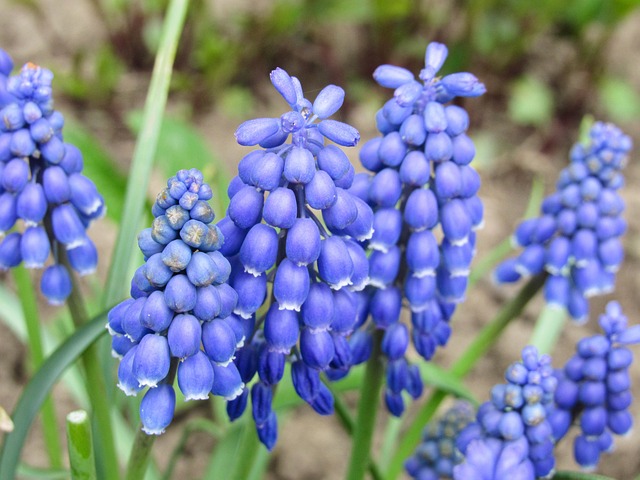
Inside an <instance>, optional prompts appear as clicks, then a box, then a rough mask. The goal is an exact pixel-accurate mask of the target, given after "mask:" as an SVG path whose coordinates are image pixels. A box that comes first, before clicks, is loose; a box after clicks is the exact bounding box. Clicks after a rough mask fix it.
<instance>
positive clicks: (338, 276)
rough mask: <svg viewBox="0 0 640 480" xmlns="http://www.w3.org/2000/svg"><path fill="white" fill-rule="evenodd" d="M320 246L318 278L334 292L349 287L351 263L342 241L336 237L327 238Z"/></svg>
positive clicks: (351, 271) (351, 270)
mask: <svg viewBox="0 0 640 480" xmlns="http://www.w3.org/2000/svg"><path fill="white" fill-rule="evenodd" d="M321 245H322V246H321V251H320V256H319V257H318V273H319V274H320V277H321V278H322V279H323V280H324V281H325V282H327V283H328V284H329V286H330V287H331V288H333V289H335V290H338V289H340V288H342V287H344V286H346V285H350V284H351V275H352V274H353V262H352V260H351V257H350V256H349V250H348V249H347V246H346V245H345V243H344V241H343V240H342V239H341V238H338V237H327V238H325V239H324V240H322V244H321Z"/></svg>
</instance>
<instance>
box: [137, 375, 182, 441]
mask: <svg viewBox="0 0 640 480" xmlns="http://www.w3.org/2000/svg"><path fill="white" fill-rule="evenodd" d="M175 408H176V393H175V392H174V391H173V386H171V385H168V384H162V385H158V387H157V388H150V389H149V390H147V393H145V394H144V397H142V402H140V420H141V422H142V431H143V432H144V433H146V434H147V435H160V434H162V433H164V431H165V429H166V428H167V427H168V426H169V424H170V423H171V420H173V412H174V410H175Z"/></svg>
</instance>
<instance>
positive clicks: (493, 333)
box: [385, 275, 545, 479]
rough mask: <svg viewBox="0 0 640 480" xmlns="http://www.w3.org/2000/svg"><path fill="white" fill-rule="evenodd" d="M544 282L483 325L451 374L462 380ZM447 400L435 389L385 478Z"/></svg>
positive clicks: (538, 278)
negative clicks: (441, 404)
mask: <svg viewBox="0 0 640 480" xmlns="http://www.w3.org/2000/svg"><path fill="white" fill-rule="evenodd" d="M544 281H545V276H544V275H538V276H535V277H533V278H532V279H531V280H529V282H528V283H527V284H526V285H525V286H524V287H522V289H521V290H520V292H519V293H518V295H517V296H516V297H515V298H514V299H512V300H511V301H510V302H509V303H507V304H506V305H505V306H504V307H503V308H502V310H500V312H499V313H498V315H496V317H495V318H494V319H493V320H492V321H491V323H489V324H488V325H486V326H485V327H484V328H483V329H482V330H481V331H480V332H479V333H478V335H476V337H475V338H474V339H473V342H472V343H471V345H469V347H467V349H466V350H465V352H464V353H463V354H462V356H461V357H460V358H459V359H458V360H457V361H456V362H455V364H454V365H453V366H452V367H451V370H450V372H451V373H452V374H453V375H455V376H456V377H458V378H462V377H464V376H465V375H466V374H467V373H469V371H471V369H472V368H473V366H474V365H475V364H476V362H477V361H478V360H479V359H480V358H482V356H483V355H484V354H485V353H486V351H487V350H488V349H489V348H490V347H491V345H493V344H494V343H495V342H496V340H498V338H500V334H501V333H502V331H503V330H504V329H505V328H506V327H507V325H509V323H510V322H511V320H513V319H514V318H516V317H517V316H518V315H520V313H521V312H522V310H523V309H524V307H525V306H526V305H527V303H528V302H529V301H530V300H531V299H532V298H533V297H534V296H535V295H536V293H537V292H538V291H539V290H540V289H541V288H542V286H543V285H544ZM446 396H447V393H446V392H444V391H443V390H438V389H436V390H435V391H434V392H433V393H432V394H431V397H429V399H428V400H427V402H426V403H425V404H424V406H423V407H422V408H421V409H420V411H419V412H418V414H417V415H416V417H415V418H414V419H413V421H412V423H411V425H410V426H409V428H408V429H407V431H406V432H405V434H404V435H403V438H402V441H401V442H400V445H399V446H398V449H397V451H396V453H395V455H394V456H393V459H392V461H391V464H390V466H389V469H388V471H387V472H386V475H385V478H388V479H393V478H396V477H397V476H398V474H399V473H400V471H401V470H402V466H403V463H404V461H405V459H407V458H408V457H409V456H410V455H411V453H412V452H413V450H414V449H415V448H416V446H417V445H418V443H420V438H421V435H422V429H423V428H424V426H425V425H426V424H427V423H428V422H429V420H430V419H431V418H432V416H433V415H434V414H435V412H436V411H437V409H438V407H439V406H440V403H442V401H443V400H444V399H445V398H446Z"/></svg>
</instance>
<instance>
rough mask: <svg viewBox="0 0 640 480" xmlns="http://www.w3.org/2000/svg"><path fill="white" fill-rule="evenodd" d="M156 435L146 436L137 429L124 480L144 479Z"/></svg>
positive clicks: (140, 428)
mask: <svg viewBox="0 0 640 480" xmlns="http://www.w3.org/2000/svg"><path fill="white" fill-rule="evenodd" d="M156 437H157V435H147V434H146V433H144V432H143V431H142V427H140V426H139V427H138V431H137V432H136V438H135V439H134V440H133V448H132V449H131V456H130V457H129V464H128V465H127V473H126V475H125V477H124V478H125V479H126V480H140V479H142V478H144V475H145V473H146V471H147V465H148V464H149V456H150V454H151V448H152V447H153V444H154V443H155V441H156Z"/></svg>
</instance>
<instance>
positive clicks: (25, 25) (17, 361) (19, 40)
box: [0, 0, 640, 480]
mask: <svg viewBox="0 0 640 480" xmlns="http://www.w3.org/2000/svg"><path fill="white" fill-rule="evenodd" d="M37 3H38V5H39V8H38V9H31V8H28V7H26V6H21V5H20V4H19V3H18V2H14V1H12V0H0V47H1V48H4V49H6V50H7V51H9V52H10V53H11V54H12V56H13V57H14V58H15V59H16V60H17V63H21V62H24V61H27V60H33V61H35V62H39V63H42V64H43V65H46V66H48V67H50V68H52V69H54V70H58V71H63V72H64V71H69V69H70V68H71V62H72V55H71V54H72V52H74V51H77V50H78V49H80V48H81V49H82V51H84V52H86V53H89V54H90V53H91V52H95V51H96V49H97V48H99V46H100V44H101V42H103V41H104V40H105V36H106V32H105V29H104V27H103V26H102V25H103V24H102V22H101V20H100V18H99V16H98V14H97V13H96V10H95V8H94V5H95V4H94V2H91V1H90V0H76V1H74V2H73V5H74V8H73V9H67V8H64V9H63V8H59V2H58V1H56V0H43V1H40V2H37ZM639 27H640V15H634V16H632V17H630V18H629V19H628V20H627V21H626V22H625V23H624V24H623V25H622V26H621V28H620V30H619V31H618V32H617V33H616V35H614V37H613V38H612V40H611V42H610V45H608V46H607V51H608V52H609V55H608V57H607V62H608V65H607V68H609V69H611V71H612V72H614V73H616V74H618V75H621V76H622V77H623V78H625V79H626V80H628V81H629V82H631V83H632V85H634V86H635V87H636V88H637V89H638V90H640V73H639V72H638V70H637V65H638V64H640V49H638V48H637V46H638V45H639V44H640V43H639V42H640V33H638V32H640V28H639ZM548 47H549V46H548V45H547V44H545V43H544V42H541V45H540V49H541V51H545V50H547V49H548ZM561 47H562V46H558V51H562V48H561ZM545 65H546V64H545ZM545 68H552V67H549V66H548V65H546V66H545ZM488 76H489V77H490V73H489V74H488ZM265 79H266V75H265ZM147 82H148V72H146V73H127V74H125V77H124V78H123V80H122V81H121V82H119V84H118V91H117V92H116V95H115V96H114V98H115V103H116V104H115V106H114V105H111V106H110V108H111V109H113V108H115V109H116V110H117V109H120V110H122V111H126V110H127V109H129V108H132V107H139V106H141V104H142V100H143V99H144V93H145V89H146V87H147ZM494 87H496V88H499V87H498V86H497V85H494ZM468 106H469V109H470V110H471V111H472V116H473V117H475V119H474V120H475V121H476V123H477V124H478V125H479V127H477V129H476V131H477V132H479V133H478V134H479V135H482V132H486V131H488V130H489V129H490V130H491V132H493V135H494V139H497V140H498V141H499V142H500V143H499V145H498V148H497V150H496V153H495V154H494V155H492V156H491V158H485V160H487V161H486V162H485V163H483V164H482V165H480V166H479V168H480V170H481V173H482V176H483V185H482V190H481V195H482V198H483V201H484V203H485V212H486V220H485V224H486V227H485V228H484V230H482V231H481V232H480V233H479V235H478V256H479V257H482V255H483V254H484V253H486V252H487V251H488V250H490V249H491V248H492V247H493V246H495V245H497V244H498V243H499V242H500V241H501V240H502V239H503V238H505V237H506V236H507V235H508V234H509V232H511V231H512V230H513V228H514V226H515V225H516V223H517V221H518V219H519V217H520V216H521V215H522V212H523V211H524V208H525V205H526V202H527V194H528V191H529V186H530V183H531V181H532V179H533V178H534V177H535V176H539V177H541V178H543V179H544V181H545V184H546V192H547V193H549V192H550V191H552V189H553V184H554V181H555V180H554V179H555V176H556V175H557V173H558V171H559V170H560V169H561V168H562V167H563V166H564V164H565V162H566V158H567V151H568V148H569V146H570V145H571V143H572V142H573V140H574V138H575V135H577V127H578V123H579V119H572V120H571V121H572V122H573V123H572V124H571V125H561V126H558V125H556V126H551V127H550V128H552V129H553V128H556V127H558V128H560V127H562V128H561V131H562V132H565V133H566V134H567V135H569V136H567V137H566V138H560V139H559V140H558V139H556V141H555V143H554V145H553V147H552V148H549V147H548V138H549V135H548V131H547V132H540V131H538V130H533V129H532V130H530V131H523V130H522V129H516V128H514V127H513V126H511V125H510V123H509V121H508V119H507V117H506V114H505V113H504V112H503V111H501V110H499V109H496V108H492V106H491V104H490V103H489V102H484V103H483V104H482V109H481V111H480V112H478V111H476V112H475V113H474V112H473V109H474V105H473V104H472V103H469V105H468ZM56 107H57V108H58V109H59V110H61V111H63V112H64V113H65V115H68V116H70V117H72V118H76V119H77V120H80V121H82V122H83V124H84V126H85V127H86V128H88V129H89V130H90V131H91V132H92V133H94V134H95V135H96V136H97V137H98V138H100V139H101V140H102V142H103V144H104V146H105V147H106V148H108V149H109V150H110V151H111V152H112V154H113V155H114V157H115V158H117V159H118V161H119V163H120V164H121V165H120V166H121V167H122V168H123V169H125V168H126V166H127V165H128V162H129V159H130V158H131V154H132V151H133V145H134V139H133V137H132V136H131V134H130V133H129V132H128V131H127V130H126V129H125V128H124V127H123V126H122V125H121V124H117V123H114V122H112V121H111V120H110V116H109V115H108V114H106V113H105V112H104V111H102V110H100V109H99V108H94V109H86V108H84V107H83V108H79V107H78V105H77V104H75V103H72V102H66V101H65V100H64V99H63V100H62V101H59V102H58V103H57V104H56ZM173 107H175V105H174V104H172V103H171V102H170V105H169V108H173ZM263 108H265V109H268V107H263ZM279 109H280V106H279V105H278V107H277V108H276V111H278V110H279ZM369 114H370V112H368V111H359V110H358V109H354V110H353V111H352V114H351V117H352V118H350V119H348V120H349V121H350V123H352V124H354V125H357V126H358V127H359V128H360V129H361V132H362V137H363V139H365V140H366V139H367V138H371V137H372V136H374V135H375V131H374V130H373V128H374V127H373V124H372V120H371V117H370V116H368V115H369ZM237 123H238V121H237V119H229V118H227V117H226V116H225V115H224V114H223V113H221V112H220V111H217V110H215V109H213V110H212V111H210V112H207V113H206V114H203V115H201V116H199V117H198V118H196V119H194V124H195V125H196V126H197V128H198V129H199V131H200V132H201V133H202V134H203V135H204V136H205V137H206V138H207V141H208V142H209V143H210V145H211V147H212V148H214V149H215V151H216V152H217V153H218V155H219V156H220V157H221V158H226V159H229V160H228V162H229V168H230V169H232V168H234V165H235V162H236V161H237V159H238V158H240V157H241V155H242V154H243V149H242V148H240V147H238V146H237V145H235V143H234V138H233V135H232V133H233V131H234V129H235V127H236V125H237ZM622 126H623V128H624V129H625V130H626V131H627V132H628V133H630V134H631V136H632V137H633V138H634V139H635V143H636V144H637V145H640V119H636V120H635V121H633V122H628V123H626V124H624V125H622ZM472 128H474V127H472ZM541 152H544V153H541ZM639 158H640V155H638V154H637V153H635V154H634V155H632V157H631V161H630V163H629V166H628V168H627V172H626V173H627V185H628V187H627V188H626V189H624V191H623V196H624V198H625V201H626V203H627V219H628V221H629V230H628V233H627V235H626V237H625V246H626V249H627V254H626V261H625V263H624V265H623V267H622V268H621V270H620V272H619V275H618V280H617V290H616V293H615V298H616V299H617V300H618V301H620V303H621V304H622V306H623V308H624V310H625V312H626V313H627V314H628V316H629V319H630V322H631V323H638V322H639V321H640V296H639V295H638V294H637V292H638V289H639V287H640V276H639V275H638V273H637V272H638V271H639V270H638V269H639V268H640V217H639V216H638V215H637V214H636V213H637V212H638V211H640V195H639V194H638V191H639V190H638V188H637V186H638V185H640V161H638V159H639ZM353 160H354V161H356V158H355V155H354V158H353ZM185 166H187V165H185ZM159 182H161V180H160V179H159V178H158V179H156V178H155V177H154V179H152V186H151V187H150V191H153V190H156V187H157V185H158V183H159ZM90 233H91V235H92V237H93V238H94V239H99V242H100V244H101V245H100V247H101V249H102V250H103V251H105V252H108V251H110V247H111V246H112V244H113V240H114V238H115V233H114V228H113V225H110V224H109V222H108V221H106V220H105V221H103V222H100V223H99V224H97V225H96V226H94V227H92V230H91V232H90ZM106 265H108V254H105V255H104V256H103V259H102V260H101V263H100V268H99V272H98V280H101V279H103V278H104V276H105V275H106ZM0 280H2V281H7V282H9V283H10V280H9V278H8V277H6V276H3V277H2V278H0ZM516 291H517V288H515V287H508V288H497V287H496V286H494V285H493V284H491V282H489V281H481V282H480V284H479V285H478V287H477V288H476V289H475V290H474V291H473V292H472V294H470V295H469V296H468V299H467V301H466V302H465V303H464V304H462V305H461V306H460V308H459V310H458V311H457V313H456V317H455V320H454V331H453V336H452V338H451V341H450V343H449V345H448V347H447V348H446V349H444V350H442V351H440V352H438V354H437V355H436V358H435V361H436V362H439V363H440V364H441V365H445V366H446V365H449V364H451V362H452V361H453V360H454V359H455V358H456V357H457V355H458V354H459V353H460V352H461V351H462V349H463V348H464V346H465V345H466V344H468V342H469V339H470V338H471V337H472V336H473V334H474V332H475V331H477V330H478V329H479V328H481V327H482V325H484V324H485V323H486V322H487V321H488V320H489V319H490V318H492V316H493V315H494V314H495V313H496V312H497V311H498V309H499V307H500V305H501V304H502V303H503V302H504V301H505V300H508V299H509V298H511V297H512V296H513V295H514V294H515V292H516ZM613 298H614V296H612V295H609V296H607V297H606V298H598V299H595V300H594V301H593V303H592V312H593V314H592V319H591V322H590V323H589V324H588V325H585V326H577V325H568V326H567V328H566V329H565V330H564V332H563V333H562V336H561V340H560V344H559V345H560V347H562V348H558V351H557V352H556V357H555V361H554V364H555V365H560V364H562V362H564V361H565V360H566V359H567V358H568V356H569V355H570V354H571V350H572V349H571V348H570V346H571V345H573V344H574V343H575V341H576V340H577V339H579V338H580V337H582V336H584V335H585V333H586V332H591V331H595V328H596V327H595V319H596V315H597V314H598V313H599V312H601V311H602V310H603V307H604V305H605V303H606V301H608V300H610V299H613ZM541 305H542V302H541V301H540V300H539V299H538V300H536V301H534V302H532V304H531V305H529V306H528V307H527V309H526V311H525V312H524V313H523V315H522V316H521V318H519V319H518V321H517V322H514V323H513V324H512V325H511V326H510V327H508V329H507V332H506V334H505V335H504V337H503V338H501V339H500V340H499V341H498V343H497V345H496V347H495V348H493V349H492V350H491V352H490V353H489V354H488V355H487V356H486V357H485V358H484V359H483V360H482V361H481V362H480V363H479V365H478V367H477V368H476V369H475V370H474V371H473V373H472V374H471V375H470V377H469V380H470V387H471V389H472V390H473V392H474V393H475V394H476V395H477V396H478V397H479V398H486V395H487V392H488V390H489V388H490V386H491V385H492V384H494V383H496V382H498V381H500V380H501V374H500V372H502V371H503V370H504V368H505V367H506V366H507V365H508V364H509V363H510V362H512V361H513V360H515V359H516V358H518V356H519V353H520V350H521V348H522V347H523V346H524V345H525V344H526V341H527V338H528V336H529V334H530V332H531V329H532V326H533V323H534V320H535V318H536V315H537V312H538V311H539V308H540V307H541ZM0 308H2V306H0ZM42 308H43V309H44V308H45V307H44V306H42ZM44 311H45V313H51V310H50V309H47V310H44ZM0 351H2V355H1V356H0V405H1V406H3V407H4V408H5V409H6V410H7V411H9V412H10V411H12V409H13V407H14V405H15V404H16V401H17V399H18V397H19V395H20V392H21V388H22V387H23V386H24V385H25V383H26V381H27V380H28V375H29V374H28V371H29V365H28V361H27V358H28V355H27V351H26V348H25V347H24V346H23V345H22V344H21V343H20V342H19V341H18V340H17V338H16V337H15V336H14V335H13V333H12V332H11V331H10V330H9V329H8V328H7V327H6V326H5V325H3V324H0ZM636 353H638V352H636ZM632 378H633V381H634V385H635V387H634V388H635V395H636V398H638V397H639V396H640V363H638V362H636V365H635V366H634V367H633V370H632ZM54 400H55V405H56V410H57V411H58V413H59V415H60V416H61V417H62V416H63V415H64V414H65V413H67V412H69V411H70V410H72V409H73V408H75V407H76V405H75V403H74V401H73V399H72V397H71V395H70V394H69V393H68V392H67V391H66V390H65V389H64V388H63V387H61V386H58V387H57V388H56V390H55V391H54ZM423 400H424V399H423ZM423 400H422V401H423ZM420 404H421V401H420V400H419V401H417V402H416V403H415V404H414V405H413V406H412V407H411V409H410V411H409V414H408V415H409V418H411V414H412V413H413V412H414V411H415V410H416V409H417V408H418V407H419V405H420ZM632 410H633V412H632V413H633V414H634V416H635V418H636V419H640V404H639V403H637V402H636V404H635V405H634V406H633V407H632ZM198 412H199V411H198ZM188 417H189V416H186V417H185V418H181V419H180V421H178V422H174V424H173V425H172V427H171V429H170V431H169V432H168V434H167V435H166V436H165V437H163V438H162V439H160V440H159V441H158V443H157V446H156V450H155V455H156V458H157V460H158V462H159V464H160V465H164V464H165V463H166V460H167V452H169V451H170V449H171V448H173V446H174V445H175V444H176V442H177V441H178V437H179V434H178V432H179V429H180V423H181V422H184V421H186V420H187V419H188ZM384 423H385V422H384V419H383V420H381V421H380V422H379V426H380V427H383V426H384ZM61 432H63V426H62V425H61ZM379 443H380V439H379V438H377V439H376V444H377V445H378V444H379ZM565 443H567V444H566V445H564V447H563V448H561V453H560V456H559V466H560V467H561V468H565V469H574V468H575V465H574V463H573V461H572V460H571V450H570V445H568V442H565ZM616 445H617V451H616V452H614V453H613V454H612V455H611V458H607V459H606V461H604V462H603V464H602V468H601V470H600V472H601V473H603V474H606V475H609V476H611V477H614V478H618V479H621V480H625V479H631V478H633V477H634V476H636V475H638V474H639V473H640V458H639V457H638V455H637V452H638V445H640V437H638V433H637V431H636V432H635V433H633V434H632V435H630V436H628V437H626V438H622V439H617V440H616ZM212 447H213V440H211V439H210V437H209V436H207V435H204V434H199V433H196V434H193V435H192V436H191V437H190V438H189V441H188V442H187V444H186V449H185V456H184V457H183V458H182V459H181V461H180V462H179V463H178V465H177V468H176V471H175V478H183V479H191V478H200V476H201V475H202V474H203V471H204V468H205V467H206V464H207V456H208V453H209V452H210V450H211V448H212ZM348 453H349V442H348V437H347V436H346V434H345V433H344V432H343V430H342V429H341V427H340V426H339V424H338V422H337V421H336V419H335V418H333V417H328V418H327V417H319V416H317V415H315V414H314V413H313V412H311V410H310V409H309V408H301V409H299V410H296V411H295V412H293V413H292V414H291V415H290V416H289V417H288V419H287V422H286V424H285V425H282V426H281V428H280V438H279V442H278V445H277V447H276V449H275V450H274V452H273V455H272V458H271V463H270V467H269V472H268V474H267V478H268V479H269V480H299V479H304V480H316V479H317V480H320V479H329V480H333V479H339V478H342V477H343V475H344V472H345V469H346V465H347V461H348ZM24 461H25V462H27V463H28V464H30V465H36V466H44V465H46V460H45V455H44V447H43V444H42V441H41V435H40V427H39V425H38V424H36V426H35V428H34V429H33V431H32V433H31V435H30V437H29V439H28V443H27V446H26V448H25V450H24Z"/></svg>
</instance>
